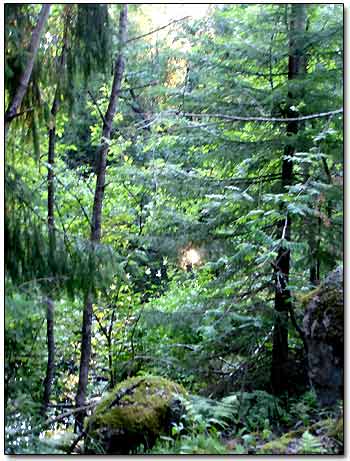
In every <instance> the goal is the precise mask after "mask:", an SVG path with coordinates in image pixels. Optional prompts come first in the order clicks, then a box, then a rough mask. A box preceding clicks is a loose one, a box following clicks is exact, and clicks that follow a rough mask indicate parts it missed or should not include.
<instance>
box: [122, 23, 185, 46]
mask: <svg viewBox="0 0 350 461" xmlns="http://www.w3.org/2000/svg"><path fill="white" fill-rule="evenodd" d="M190 17H191V16H185V17H183V18H181V19H175V20H174V21H171V22H169V24H166V25H165V26H162V27H158V28H157V29H154V30H151V32H147V33H146V34H142V35H138V36H137V37H132V38H130V39H129V40H127V41H126V42H125V43H126V44H128V43H130V42H134V41H135V40H139V39H140V38H143V37H147V36H148V35H151V34H154V33H155V32H158V31H159V30H163V29H166V28H167V27H169V26H171V25H172V24H175V23H177V22H180V21H184V20H185V19H189V18H190Z"/></svg>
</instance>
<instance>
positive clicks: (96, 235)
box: [75, 5, 128, 429]
mask: <svg viewBox="0 0 350 461" xmlns="http://www.w3.org/2000/svg"><path fill="white" fill-rule="evenodd" d="M127 14H128V7H127V5H123V6H122V10H121V13H120V19H119V52H118V56H117V59H116V62H115V66H114V69H115V72H114V78H113V84H112V90H111V95H110V98H109V104H108V108H107V112H106V114H105V116H104V123H103V130H102V139H103V144H102V145H101V148H100V150H99V154H98V162H97V170H96V176H97V177H96V187H95V197H94V206H93V212H92V223H91V235H90V241H91V242H92V244H93V245H96V244H98V243H99V242H100V240H101V227H102V226H101V224H102V205H103V196H104V188H105V176H106V163H107V153H108V150H109V140H110V138H111V131H112V122H113V118H114V115H115V113H116V109H117V103H118V97H119V92H120V88H121V83H122V78H123V73H124V67H125V60H124V55H123V48H124V44H125V42H126V38H127ZM92 305H93V294H92V293H88V295H87V297H86V302H85V306H84V312H83V325H82V341H81V355H80V368H79V382H78V390H77V394H76V398H75V402H76V406H77V407H78V408H79V407H81V406H83V405H84V403H85V399H86V388H87V383H88V375H89V366H90V356H91V328H92ZM83 419H84V412H81V413H78V414H77V416H76V423H77V424H76V425H77V427H79V428H80V429H81V428H82V423H83Z"/></svg>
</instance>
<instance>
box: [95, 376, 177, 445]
mask: <svg viewBox="0 0 350 461" xmlns="http://www.w3.org/2000/svg"><path fill="white" fill-rule="evenodd" d="M179 394H182V395H185V394H186V390H185V389H184V388H183V387H182V386H181V385H179V384H177V383H174V382H172V381H169V380H167V379H165V378H161V377H157V376H138V377H133V378H130V379H127V380H125V381H123V382H121V383H119V384H118V385H117V386H116V387H115V388H114V389H113V391H111V392H110V393H109V394H108V395H107V396H106V397H105V398H104V399H103V400H102V401H101V403H100V404H99V405H98V406H97V407H96V410H95V413H94V414H93V415H92V416H91V417H90V418H88V420H87V421H86V430H87V432H88V435H89V438H90V439H94V440H98V441H100V442H101V441H102V445H103V446H104V447H105V450H106V451H107V452H108V451H109V448H106V443H107V445H110V443H111V440H112V439H113V440H115V441H114V442H113V443H112V445H113V446H115V445H117V443H116V440H117V439H118V438H119V439H121V438H123V443H125V444H126V445H130V447H131V448H130V449H133V445H134V444H137V443H146V444H147V445H149V444H152V442H153V440H155V439H156V437H158V435H160V434H161V433H163V432H167V430H168V429H169V426H170V423H171V421H170V420H171V418H172V415H171V406H172V404H173V402H174V400H175V396H176V395H179ZM116 399H117V402H116ZM107 439H108V440H107ZM118 444H119V445H120V444H121V440H119V441H118ZM125 450H126V451H127V449H126V448H125Z"/></svg>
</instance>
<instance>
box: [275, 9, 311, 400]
mask: <svg viewBox="0 0 350 461" xmlns="http://www.w3.org/2000/svg"><path fill="white" fill-rule="evenodd" d="M305 21H306V5H302V4H295V5H291V21H290V32H289V33H290V36H289V37H290V38H289V60H288V80H289V81H290V80H293V79H296V78H297V77H298V76H300V75H301V74H303V73H304V72H305V58H304V54H303V51H302V44H303V41H302V40H303V38H302V34H303V33H304V32H305ZM297 97H298V95H297V94H296V93H295V91H294V92H292V91H289V92H288V99H289V101H288V104H289V106H292V105H293V104H294V102H293V101H295V103H297ZM291 117H293V113H292V111H291V110H290V109H288V111H287V118H291ZM298 129H299V127H298V122H296V121H289V122H288V123H287V135H289V136H294V137H295V135H296V134H297V133H298ZM294 151H295V147H294V144H293V142H292V143H291V144H289V145H288V144H287V145H286V147H285V149H284V158H283V162H282V192H285V188H286V186H289V185H291V184H292V177H293V162H292V161H291V160H290V159H289V158H288V157H292V156H293V154H294ZM291 225H292V221H291V218H290V216H289V215H288V214H286V218H285V219H284V220H281V221H280V222H279V223H278V229H279V235H280V237H281V238H282V239H283V240H286V241H290V239H291ZM289 271H290V250H289V249H288V248H286V247H285V246H283V242H282V245H281V247H280V248H279V250H278V254H277V259H276V262H275V324H274V331H273V348H272V364H271V387H272V391H273V393H274V394H281V393H283V392H284V391H285V390H286V388H287V385H288V376H287V374H286V363H287V360H288V316H289V314H288V313H289V312H290V311H291V309H292V306H291V293H290V290H289V289H288V282H289Z"/></svg>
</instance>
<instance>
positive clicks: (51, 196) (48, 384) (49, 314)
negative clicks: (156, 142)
mask: <svg viewBox="0 0 350 461" xmlns="http://www.w3.org/2000/svg"><path fill="white" fill-rule="evenodd" d="M66 40H67V35H66V30H65V33H64V44H63V48H62V54H61V59H60V68H59V72H60V71H63V69H64V65H65V58H66V46H67V45H66ZM60 98H61V84H60V81H58V83H57V86H56V91H55V96H54V100H53V103H52V108H51V113H50V124H49V150H48V156H47V157H48V161H47V162H48V169H47V227H48V235H49V266H50V264H54V263H55V251H56V234H55V170H54V168H55V148H56V116H57V113H58V111H59V108H60ZM51 269H52V270H51V273H52V275H54V271H55V268H54V267H52V268H51ZM46 305H47V310H46V323H47V351H48V354H47V369H46V377H45V380H44V398H43V407H42V414H43V415H45V414H46V411H47V408H48V405H49V403H50V395H51V388H52V382H53V379H54V372H55V334H54V324H55V305H54V302H53V301H52V299H50V298H47V300H46Z"/></svg>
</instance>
